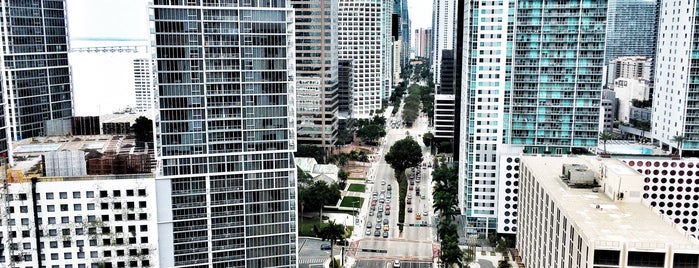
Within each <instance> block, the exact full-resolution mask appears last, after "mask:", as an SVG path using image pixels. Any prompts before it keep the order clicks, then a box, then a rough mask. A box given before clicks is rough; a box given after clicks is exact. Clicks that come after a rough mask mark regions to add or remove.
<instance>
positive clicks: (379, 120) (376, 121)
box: [371, 114, 386, 126]
mask: <svg viewBox="0 0 699 268" xmlns="http://www.w3.org/2000/svg"><path fill="white" fill-rule="evenodd" d="M371 124H372V125H378V126H384V125H386V117H384V116H383V115H378V114H377V115H375V116H374V118H372V120H371Z"/></svg>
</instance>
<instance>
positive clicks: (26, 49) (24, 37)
mask: <svg viewBox="0 0 699 268" xmlns="http://www.w3.org/2000/svg"><path fill="white" fill-rule="evenodd" d="M0 3H1V4H2V7H3V8H2V11H0V16H1V17H2V18H1V19H2V22H3V27H1V28H0V37H1V38H2V43H3V45H2V48H0V56H1V57H2V64H3V66H4V68H3V70H2V72H0V73H1V74H0V75H2V76H1V77H0V80H1V81H2V99H3V100H4V101H3V105H7V106H8V107H7V109H2V110H3V112H2V113H3V117H4V118H5V119H4V122H3V124H4V126H7V131H3V132H4V133H3V134H2V135H1V136H2V137H0V139H5V140H7V139H10V140H20V139H23V138H31V137H35V136H41V135H44V134H45V133H44V122H45V121H46V120H51V119H61V118H70V117H71V116H72V114H73V97H72V89H71V85H70V68H69V66H68V39H67V38H68V34H67V30H66V15H65V14H66V9H65V1H64V0H45V1H39V0H27V1H8V0H0ZM5 112H7V114H4V113H5ZM2 144H3V145H2V146H3V147H5V146H6V145H5V144H6V142H2ZM4 149H6V148H0V150H4Z"/></svg>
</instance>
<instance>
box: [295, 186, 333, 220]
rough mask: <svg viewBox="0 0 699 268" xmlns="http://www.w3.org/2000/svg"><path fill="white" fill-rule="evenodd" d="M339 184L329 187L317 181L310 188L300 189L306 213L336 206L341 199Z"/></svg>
mask: <svg viewBox="0 0 699 268" xmlns="http://www.w3.org/2000/svg"><path fill="white" fill-rule="evenodd" d="M341 197H342V196H341V194H340V190H339V189H338V185H337V183H331V184H330V185H328V184H327V183H326V182H324V181H315V182H313V184H311V185H310V186H308V187H299V199H300V200H301V204H302V205H303V206H304V210H305V211H318V212H319V213H320V209H321V208H322V207H323V206H326V205H335V204H337V201H339V200H340V198H341Z"/></svg>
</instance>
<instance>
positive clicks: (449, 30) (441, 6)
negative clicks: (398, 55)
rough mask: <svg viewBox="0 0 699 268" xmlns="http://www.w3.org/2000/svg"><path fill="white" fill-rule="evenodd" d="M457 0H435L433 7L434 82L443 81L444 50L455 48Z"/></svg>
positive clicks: (432, 56) (432, 67)
mask: <svg viewBox="0 0 699 268" xmlns="http://www.w3.org/2000/svg"><path fill="white" fill-rule="evenodd" d="M455 23H456V0H434V2H433V7H432V51H430V53H432V54H431V58H432V66H431V69H432V74H433V76H432V82H434V84H435V85H439V83H440V81H441V67H442V51H444V50H453V49H454V40H455V36H454V32H455V31H456V25H455Z"/></svg>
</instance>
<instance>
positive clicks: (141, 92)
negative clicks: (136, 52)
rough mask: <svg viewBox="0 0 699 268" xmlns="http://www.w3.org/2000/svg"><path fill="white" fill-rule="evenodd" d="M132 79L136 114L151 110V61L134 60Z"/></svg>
mask: <svg viewBox="0 0 699 268" xmlns="http://www.w3.org/2000/svg"><path fill="white" fill-rule="evenodd" d="M133 79H134V88H135V90H136V107H134V109H135V110H136V112H150V111H152V110H153V80H154V79H155V77H154V76H153V60H152V59H134V60H133Z"/></svg>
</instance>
